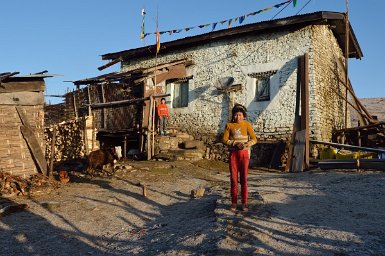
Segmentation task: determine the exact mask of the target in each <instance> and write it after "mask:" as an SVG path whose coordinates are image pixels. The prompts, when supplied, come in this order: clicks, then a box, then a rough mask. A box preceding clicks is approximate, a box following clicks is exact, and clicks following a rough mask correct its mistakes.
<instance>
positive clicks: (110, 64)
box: [98, 58, 123, 71]
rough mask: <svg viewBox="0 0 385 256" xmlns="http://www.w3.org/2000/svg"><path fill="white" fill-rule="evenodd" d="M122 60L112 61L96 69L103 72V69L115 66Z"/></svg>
mask: <svg viewBox="0 0 385 256" xmlns="http://www.w3.org/2000/svg"><path fill="white" fill-rule="evenodd" d="M122 60H123V59H122V58H117V59H114V60H112V61H110V62H108V63H107V64H105V65H103V66H100V67H98V69H99V70H100V71H101V70H103V69H106V68H108V67H111V66H112V65H115V64H116V63H119V62H121V61H122Z"/></svg>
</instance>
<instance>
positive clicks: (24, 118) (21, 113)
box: [16, 106, 30, 126]
mask: <svg viewBox="0 0 385 256" xmlns="http://www.w3.org/2000/svg"><path fill="white" fill-rule="evenodd" d="M16 111H17V113H18V114H19V117H20V120H21V123H22V124H23V125H25V126H30V124H29V121H28V118H27V116H26V115H25V114H24V111H23V109H22V107H21V106H16Z"/></svg>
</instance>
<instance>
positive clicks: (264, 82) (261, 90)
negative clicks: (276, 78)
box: [248, 70, 277, 101]
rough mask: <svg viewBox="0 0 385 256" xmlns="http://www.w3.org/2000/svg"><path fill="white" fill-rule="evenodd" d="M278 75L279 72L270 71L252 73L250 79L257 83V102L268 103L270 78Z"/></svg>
mask: <svg viewBox="0 0 385 256" xmlns="http://www.w3.org/2000/svg"><path fill="white" fill-rule="evenodd" d="M275 73H277V70H270V71H265V72H259V73H250V74H248V76H249V77H252V78H254V81H255V100H256V101H267V100H270V78H271V77H272V76H273V75H275Z"/></svg>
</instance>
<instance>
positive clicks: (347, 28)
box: [343, 0, 350, 143]
mask: <svg viewBox="0 0 385 256" xmlns="http://www.w3.org/2000/svg"><path fill="white" fill-rule="evenodd" d="M349 33H350V32H349V7H348V0H346V15H345V81H346V85H348V81H349V77H348V64H349V61H348V60H349ZM345 97H346V99H345V128H348V88H346V89H345ZM343 143H345V142H343Z"/></svg>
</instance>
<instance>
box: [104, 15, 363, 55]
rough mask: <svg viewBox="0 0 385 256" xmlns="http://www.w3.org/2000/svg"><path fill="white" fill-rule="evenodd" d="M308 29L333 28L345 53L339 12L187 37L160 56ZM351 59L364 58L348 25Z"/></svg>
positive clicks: (143, 51) (142, 51)
mask: <svg viewBox="0 0 385 256" xmlns="http://www.w3.org/2000/svg"><path fill="white" fill-rule="evenodd" d="M309 25H330V28H331V30H332V31H333V33H334V36H335V37H336V39H337V42H338V44H339V46H340V47H341V49H342V50H343V52H344V49H345V14H344V13H339V12H315V13H309V14H302V15H296V16H291V17H286V18H281V19H276V20H269V21H263V22H258V23H253V24H248V25H243V26H238V27H234V28H229V29H223V30H218V31H214V32H210V33H205V34H201V35H196V36H192V37H185V38H182V39H178V40H174V41H169V42H164V43H162V46H161V53H164V54H165V53H169V52H172V51H175V50H180V49H185V48H189V47H194V46H198V45H202V44H205V43H208V42H211V41H213V40H222V39H228V38H232V37H235V36H236V37H239V36H244V35H250V34H253V35H255V34H263V33H271V32H275V31H281V30H297V29H300V28H303V27H306V26H309ZM349 27H350V30H349V32H350V33H349V57H350V58H357V59H359V58H361V57H363V54H362V51H361V48H360V46H359V44H358V41H357V38H356V36H355V34H354V31H353V29H352V27H351V25H350V23H349ZM155 52H156V45H150V46H146V47H141V48H136V49H130V50H125V51H120V52H114V53H107V54H103V55H102V59H103V60H115V59H117V58H122V59H126V60H127V59H130V58H139V57H146V56H153V55H154V54H155Z"/></svg>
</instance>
